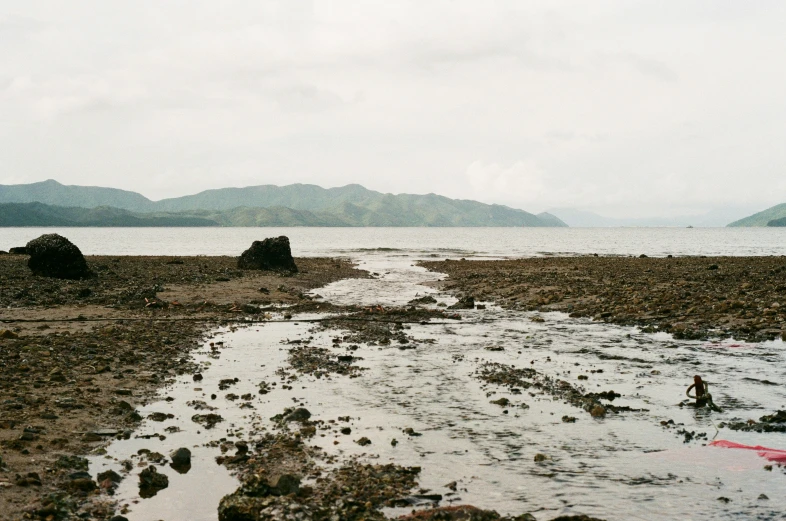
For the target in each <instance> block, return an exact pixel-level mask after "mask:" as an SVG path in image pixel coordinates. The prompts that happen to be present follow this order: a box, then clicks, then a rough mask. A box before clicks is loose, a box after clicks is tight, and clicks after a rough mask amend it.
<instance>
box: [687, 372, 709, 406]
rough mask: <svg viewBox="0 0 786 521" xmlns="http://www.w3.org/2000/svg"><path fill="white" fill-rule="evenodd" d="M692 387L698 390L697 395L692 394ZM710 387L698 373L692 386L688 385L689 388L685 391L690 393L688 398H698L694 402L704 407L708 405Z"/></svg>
mask: <svg viewBox="0 0 786 521" xmlns="http://www.w3.org/2000/svg"><path fill="white" fill-rule="evenodd" d="M691 389H695V390H696V396H691V394H690V391H691ZM708 389H709V386H707V385H706V384H705V383H704V381H703V380H702V379H701V376H699V375H696V376H694V377H693V383H692V384H690V387H688V390H687V391H685V394H686V395H688V398H693V399H695V400H696V403H695V404H694V405H695V406H696V407H704V406H705V405H707V396H709V393H708V392H707V391H708Z"/></svg>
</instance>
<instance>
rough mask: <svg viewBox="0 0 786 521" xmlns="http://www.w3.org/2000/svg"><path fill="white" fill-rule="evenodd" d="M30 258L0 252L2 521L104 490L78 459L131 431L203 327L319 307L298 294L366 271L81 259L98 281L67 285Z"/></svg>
mask: <svg viewBox="0 0 786 521" xmlns="http://www.w3.org/2000/svg"><path fill="white" fill-rule="evenodd" d="M28 258H29V256H28V255H26V254H6V255H0V306H1V308H0V502H1V503H0V519H2V520H3V521H6V520H18V519H22V518H29V519H70V518H71V516H73V515H74V513H75V512H77V511H79V509H80V507H81V506H82V505H83V504H85V502H86V500H87V499H88V498H93V497H94V496H95V495H97V494H99V492H100V493H101V494H103V493H105V492H106V490H107V489H111V488H112V485H111V484H110V483H111V481H110V482H108V483H107V482H102V480H100V479H98V478H97V477H96V476H92V477H87V476H84V475H81V474H79V472H84V471H86V470H87V460H86V459H84V458H83V456H85V455H86V454H88V453H91V452H94V451H96V450H97V449H98V450H100V449H99V447H101V446H102V445H105V444H106V443H107V442H108V441H111V440H112V439H115V438H117V437H124V436H125V437H129V436H131V433H133V432H134V429H135V428H136V427H137V426H138V424H139V422H140V420H142V417H141V416H140V415H139V414H138V413H137V412H135V409H136V408H137V406H138V405H139V404H142V403H145V402H146V401H148V400H150V399H151V397H152V396H153V395H154V394H155V393H156V391H157V390H158V389H159V388H161V387H162V386H163V385H164V384H165V383H166V382H167V381H169V380H171V379H172V378H173V377H174V376H176V375H178V374H183V373H184V372H189V371H192V370H193V367H192V364H191V363H190V362H189V352H190V351H191V350H193V349H194V348H195V347H197V346H198V345H200V340H201V339H202V338H203V337H204V335H205V333H207V332H208V331H209V330H211V329H213V328H216V327H219V326H221V325H226V324H235V323H242V322H251V321H254V320H267V319H269V318H270V314H269V312H270V311H271V310H275V309H277V308H278V307H279V306H291V307H292V308H293V310H297V309H319V307H320V304H319V303H315V302H313V301H312V300H311V298H310V297H308V296H306V295H305V294H304V293H305V292H307V291H309V290H311V289H314V288H317V287H320V286H323V285H325V284H327V283H329V282H332V281H335V280H339V279H342V278H346V277H363V276H366V274H365V273H363V272H361V271H358V270H356V269H354V268H353V267H352V265H351V264H350V263H348V262H347V261H344V260H336V259H327V258H308V259H296V262H297V266H298V268H299V271H298V272H297V273H294V274H283V275H282V274H277V273H275V272H271V271H257V270H241V269H238V268H237V258H235V257H122V256H112V257H104V256H87V257H86V261H87V265H88V266H89V268H90V269H91V270H92V272H93V274H91V276H89V277H87V278H84V279H77V280H70V279H60V278H53V277H45V276H37V275H34V274H33V273H32V271H31V270H30V269H29V268H28V266H27V261H28ZM287 316H289V315H287ZM281 318H282V319H283V317H281ZM75 473H76V476H77V477H76V478H74V477H73V476H74V475H75ZM103 481H105V480H103ZM102 483H103V484H102ZM113 511H114V509H113V508H109V507H106V506H103V505H101V504H97V505H94V506H91V507H89V508H88V510H87V512H88V513H89V516H90V518H91V519H109V518H110V517H111V515H110V514H112V512H113Z"/></svg>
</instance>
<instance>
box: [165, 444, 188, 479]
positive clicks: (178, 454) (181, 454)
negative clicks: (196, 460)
mask: <svg viewBox="0 0 786 521" xmlns="http://www.w3.org/2000/svg"><path fill="white" fill-rule="evenodd" d="M169 457H170V458H171V459H172V465H171V467H172V468H173V469H175V470H177V471H178V472H180V471H181V470H182V471H184V472H181V473H182V474H184V473H185V472H188V470H189V469H190V468H191V451H190V450H188V449H187V448H185V447H181V448H179V449H177V450H175V451H173V452H172V453H171V454H170V455H169Z"/></svg>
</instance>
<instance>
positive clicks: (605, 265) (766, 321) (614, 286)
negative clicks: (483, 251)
mask: <svg viewBox="0 0 786 521" xmlns="http://www.w3.org/2000/svg"><path fill="white" fill-rule="evenodd" d="M421 265H422V266H424V267H426V268H428V269H429V270H432V271H436V272H440V273H447V274H448V275H449V276H450V277H449V279H447V280H445V281H441V282H439V283H438V284H437V287H438V288H440V289H444V290H449V291H451V292H453V293H455V294H460V295H471V296H473V297H474V298H475V299H476V300H481V301H495V302H496V303H497V304H499V305H501V306H503V307H504V308H506V309H520V310H528V311H533V310H540V311H562V312H566V313H570V314H571V316H573V317H591V318H594V319H595V320H599V321H603V322H609V323H614V324H620V325H635V326H641V327H643V328H645V331H648V332H654V331H665V332H668V333H671V334H673V335H674V337H675V338H678V339H707V338H728V337H734V338H736V339H738V340H746V341H750V342H760V341H764V340H772V339H775V338H778V337H781V338H784V339H786V300H784V295H785V294H786V257H710V258H705V257H678V258H631V257H558V258H529V259H515V260H495V261H477V260H473V261H451V260H446V261H439V262H422V263H421Z"/></svg>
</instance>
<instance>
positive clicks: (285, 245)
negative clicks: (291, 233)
mask: <svg viewBox="0 0 786 521" xmlns="http://www.w3.org/2000/svg"><path fill="white" fill-rule="evenodd" d="M237 267H238V268H240V269H244V270H270V271H279V272H288V273H297V266H296V265H295V259H293V258H292V250H291V249H290V247H289V238H288V237H285V236H283V235H282V236H281V237H270V238H267V239H265V240H264V241H254V242H253V243H252V244H251V247H250V248H249V249H247V250H246V251H244V252H243V254H242V255H241V256H240V258H239V259H238V261H237Z"/></svg>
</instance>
